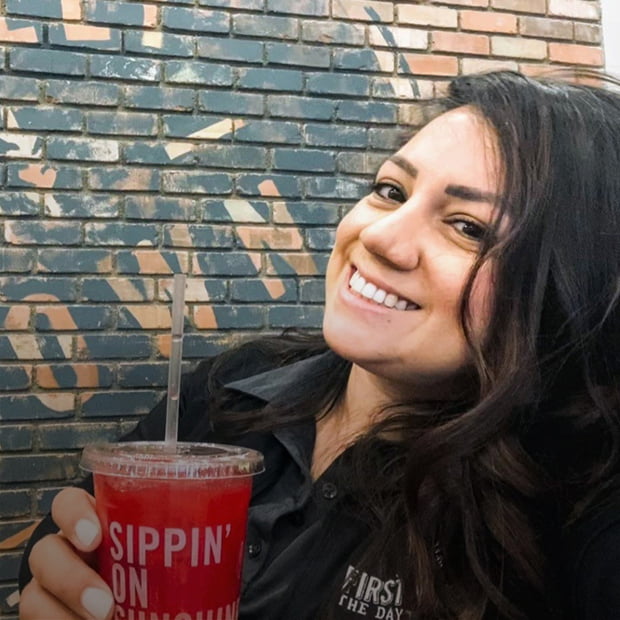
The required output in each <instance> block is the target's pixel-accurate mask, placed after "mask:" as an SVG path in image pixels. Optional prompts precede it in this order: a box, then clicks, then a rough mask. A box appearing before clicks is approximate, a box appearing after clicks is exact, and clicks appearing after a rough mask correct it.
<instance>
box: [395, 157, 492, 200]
mask: <svg viewBox="0 0 620 620" xmlns="http://www.w3.org/2000/svg"><path fill="white" fill-rule="evenodd" d="M388 161H391V162H392V163H393V164H396V165H397V166H398V167H399V168H401V169H402V170H404V171H405V172H406V173H407V174H408V175H409V176H411V177H413V178H414V179H415V178H416V177H417V176H418V169H417V168H416V167H415V166H413V165H412V164H411V162H409V161H407V160H406V159H405V158H404V157H401V156H400V155H392V156H391V157H389V158H388ZM444 191H445V193H446V194H448V195H449V196H454V197H455V198H460V199H461V200H468V201H471V202H488V203H491V204H495V203H496V202H497V201H498V199H499V196H498V195H497V194H494V193H493V192H485V191H482V190H481V189H477V188H475V187H468V186H466V185H447V186H446V189H445V190H444Z"/></svg>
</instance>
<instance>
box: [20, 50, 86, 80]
mask: <svg viewBox="0 0 620 620" xmlns="http://www.w3.org/2000/svg"><path fill="white" fill-rule="evenodd" d="M87 59H88V56H87V55H86V54H81V53H78V52H68V51H60V50H39V49H28V48H13V49H11V50H10V51H9V67H10V68H11V69H12V70H13V71H24V72H27V73H47V74H62V75H86V62H87Z"/></svg>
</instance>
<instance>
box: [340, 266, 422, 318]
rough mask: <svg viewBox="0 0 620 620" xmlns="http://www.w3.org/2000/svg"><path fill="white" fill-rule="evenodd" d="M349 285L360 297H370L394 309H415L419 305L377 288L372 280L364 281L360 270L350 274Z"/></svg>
mask: <svg viewBox="0 0 620 620" xmlns="http://www.w3.org/2000/svg"><path fill="white" fill-rule="evenodd" d="M349 286H350V287H351V289H352V290H354V291H355V292H356V293H359V294H360V295H361V296H362V297H365V298H366V299H370V300H372V301H374V302H375V303H377V304H381V305H384V306H387V307H388V308H394V309H395V310H417V309H418V308H419V307H420V306H418V305H417V304H414V303H410V302H408V301H407V300H406V299H401V298H400V297H398V296H397V295H394V293H388V292H387V291H384V290H383V289H381V288H378V287H377V285H376V284H373V283H372V282H366V279H365V278H364V277H363V276H362V275H360V272H359V271H357V270H356V271H355V273H354V274H353V275H352V276H351V279H350V280H349Z"/></svg>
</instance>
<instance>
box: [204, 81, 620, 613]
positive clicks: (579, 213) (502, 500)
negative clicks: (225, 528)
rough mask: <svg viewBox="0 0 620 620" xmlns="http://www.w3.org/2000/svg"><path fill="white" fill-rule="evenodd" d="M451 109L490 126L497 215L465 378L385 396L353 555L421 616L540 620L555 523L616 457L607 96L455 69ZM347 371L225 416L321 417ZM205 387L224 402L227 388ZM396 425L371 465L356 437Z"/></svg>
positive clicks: (276, 347) (439, 105) (281, 349)
mask: <svg viewBox="0 0 620 620" xmlns="http://www.w3.org/2000/svg"><path fill="white" fill-rule="evenodd" d="M463 105H468V106H472V107H473V108H474V109H475V110H476V111H477V112H478V113H479V115H480V117H481V119H482V121H483V122H485V123H488V125H489V126H490V127H492V128H493V130H494V131H495V133H496V136H497V143H498V145H499V153H498V155H499V157H500V160H501V162H502V168H503V180H502V187H501V188H500V193H501V199H500V204H498V211H499V217H498V219H497V222H498V224H497V226H498V227H499V225H500V223H501V224H502V225H505V224H506V222H508V226H507V230H506V231H502V234H501V235H497V236H494V235H489V237H488V239H487V240H486V242H485V244H484V246H483V248H482V251H481V253H480V256H479V258H478V261H477V263H476V265H475V266H474V269H473V270H472V273H471V276H470V279H469V282H468V285H467V287H466V290H465V293H464V295H463V300H462V304H461V322H462V327H463V331H464V333H465V334H466V336H467V338H468V341H469V344H470V349H471V357H472V360H473V363H474V371H475V372H474V376H473V377H472V385H473V386H474V389H473V390H471V391H470V392H468V393H467V394H466V395H465V394H463V395H462V397H461V398H460V399H459V400H457V401H451V402H450V403H419V402H416V403H401V404H398V405H394V406H393V407H392V408H391V412H390V416H388V417H387V418H386V419H385V420H384V421H383V422H381V424H380V425H378V426H377V427H376V428H375V429H374V430H373V432H372V433H371V434H370V435H369V436H368V437H365V438H362V439H361V440H360V441H359V442H358V443H357V444H356V447H355V449H354V450H353V452H352V453H351V454H353V462H352V467H353V471H355V472H357V473H358V476H357V479H358V480H359V484H358V488H359V492H360V494H362V495H363V496H364V497H365V501H367V502H368V504H369V505H370V507H371V508H372V510H373V512H374V514H376V516H377V519H376V526H377V530H376V531H377V535H376V536H375V537H374V538H373V542H372V543H371V544H370V546H369V549H368V551H367V554H366V559H367V561H369V562H371V561H372V562H375V561H377V560H381V561H385V562H392V563H394V564H396V565H398V566H399V570H401V574H404V575H405V576H406V578H408V579H410V580H411V583H412V584H414V595H413V598H412V600H411V601H410V604H411V606H412V607H413V608H414V609H415V611H416V613H417V614H418V616H419V617H420V618H428V619H431V618H432V619H435V620H436V619H438V618H458V619H459V620H475V619H482V618H510V619H518V618H532V617H553V614H554V608H553V607H554V603H553V601H552V600H550V599H552V596H550V593H551V591H552V587H551V585H550V584H551V583H552V581H553V580H552V579H551V578H550V575H551V574H552V573H553V567H552V563H550V562H549V555H550V551H549V549H550V547H551V546H552V538H553V531H554V529H555V528H558V529H559V528H561V527H563V526H564V525H565V524H567V523H569V522H571V521H573V520H575V519H578V518H579V516H580V514H581V512H583V511H584V510H586V509H587V507H588V506H590V505H592V504H593V503H594V502H595V501H596V492H595V491H596V490H600V489H602V488H604V486H605V482H606V480H608V479H609V478H610V476H611V473H613V472H614V471H616V470H617V467H618V455H619V449H620V419H619V412H620V407H619V405H620V385H619V381H620V354H619V353H618V352H619V351H620V302H619V298H620V251H619V249H618V248H619V247H620V246H619V245H618V240H619V239H620V208H619V207H618V205H620V175H619V174H618V170H620V96H619V95H618V94H616V93H615V92H613V91H612V90H610V89H606V88H603V87H597V86H592V85H587V84H583V83H582V84H578V83H575V82H574V81H572V82H569V81H561V80H534V79H530V78H527V77H525V76H523V75H521V74H518V73H514V72H494V73H489V74H485V75H477V76H464V77H459V78H456V79H455V80H454V81H453V82H452V83H451V85H450V88H449V93H448V96H447V97H445V98H444V99H442V100H440V101H436V102H434V103H433V108H434V109H435V110H439V111H442V110H448V109H452V108H455V107H459V106H463ZM488 260H491V261H492V268H493V272H494V282H495V291H494V299H493V302H492V303H493V312H492V314H491V319H490V322H489V325H488V329H487V332H486V334H485V338H484V341H483V342H478V341H477V340H476V339H475V338H473V337H472V336H471V331H472V330H471V329H470V315H469V305H468V299H469V294H470V292H471V289H472V286H473V281H474V279H475V276H476V273H477V271H478V270H479V269H480V267H481V266H482V265H483V264H484V263H485V262H486V261H488ZM262 346H263V347H264V348H265V351H266V354H268V355H271V356H272V357H273V358H274V359H278V360H280V362H281V363H285V362H287V361H290V360H293V359H299V358H301V357H304V356H307V355H310V354H312V353H316V352H318V351H322V350H325V349H326V346H325V343H324V342H323V341H322V339H321V337H320V336H311V337H308V338H306V339H304V338H286V337H285V338H279V339H269V340H265V341H264V342H263V345H262ZM219 363H220V364H222V365H225V364H226V358H224V359H222V360H221V362H219ZM349 369H350V365H349V363H348V362H347V361H346V360H340V359H338V358H336V357H335V356H334V362H333V366H332V367H330V369H329V372H328V373H327V374H326V376H325V377H322V378H321V380H320V381H311V382H309V385H312V386H313V387H312V389H311V390H308V389H303V390H300V391H299V392H298V393H296V394H288V395H287V399H286V401H285V402H284V401H283V402H277V403H271V404H270V405H269V406H268V407H266V408H265V409H263V410H261V412H259V413H258V414H256V413H254V414H252V415H248V414H247V413H246V414H243V413H241V414H239V415H238V416H237V417H235V416H232V417H231V416H226V420H227V421H228V422H227V423H228V424H230V422H231V420H232V421H233V422H234V423H235V424H237V425H240V426H241V427H243V428H248V426H251V428H253V429H267V428H273V427H275V426H278V425H282V424H287V423H291V422H294V421H299V419H300V417H307V418H309V417H315V416H316V415H318V414H324V413H325V412H327V411H329V409H330V407H331V406H332V405H333V404H334V403H335V402H337V400H338V398H339V397H340V395H341V394H342V391H343V389H344V385H345V384H346V380H347V377H348V372H349ZM214 388H215V386H214ZM215 394H216V396H215V404H216V405H217V407H218V408H219V409H220V410H221V411H223V410H229V409H230V408H231V399H234V395H232V394H226V393H224V392H222V390H219V391H218V390H215ZM222 420H224V416H222ZM394 430H397V431H398V433H399V435H400V436H401V437H402V441H401V442H400V447H401V448H402V449H401V450H399V451H398V452H397V453H396V455H395V456H394V459H393V460H392V461H391V462H390V466H389V467H386V468H384V469H382V470H381V471H379V472H377V471H373V472H372V474H373V475H372V476H371V475H369V469H370V465H369V463H368V458H367V455H368V454H369V453H370V451H369V450H368V449H367V447H368V444H369V443H372V442H373V441H374V440H375V439H376V438H377V437H378V436H380V435H382V434H384V433H385V432H386V431H394ZM576 455H580V457H579V458H577V456H576ZM373 482H374V484H373ZM385 489H392V490H393V491H394V493H393V494H391V495H390V501H389V505H388V504H386V503H385V501H384V499H382V498H385V492H384V491H385ZM380 491H381V492H380ZM402 537H404V540H405V541H406V544H407V546H408V551H407V552H406V553H404V552H403V548H404V547H403V538H402ZM327 615H329V614H328V612H326V615H325V617H327ZM418 616H416V617H418Z"/></svg>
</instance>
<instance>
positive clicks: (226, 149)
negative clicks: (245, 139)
mask: <svg viewBox="0 0 620 620" xmlns="http://www.w3.org/2000/svg"><path fill="white" fill-rule="evenodd" d="M198 163H199V165H200V166H205V167H207V168H234V169H242V168H246V169H248V168H249V169H261V170H264V169H265V168H267V149H265V148H264V147H259V146H238V145H234V146H229V145H223V146H220V145H215V144H208V145H206V146H204V147H201V149H200V151H199V152H198Z"/></svg>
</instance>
